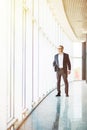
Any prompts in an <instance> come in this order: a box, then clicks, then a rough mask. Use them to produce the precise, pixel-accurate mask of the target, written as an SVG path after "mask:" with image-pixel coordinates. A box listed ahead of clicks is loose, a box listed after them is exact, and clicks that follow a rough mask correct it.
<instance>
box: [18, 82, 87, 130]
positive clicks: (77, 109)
mask: <svg viewBox="0 0 87 130" xmlns="http://www.w3.org/2000/svg"><path fill="white" fill-rule="evenodd" d="M69 86H70V87H69V97H66V96H65V93H64V86H62V87H61V89H62V95H61V97H55V95H56V92H57V91H56V90H55V91H53V92H52V93H51V94H50V95H49V96H48V97H47V98H46V99H45V100H44V101H43V102H42V103H41V104H40V105H39V106H38V107H37V108H36V109H35V111H34V112H33V113H32V114H31V116H30V117H29V118H28V119H27V120H26V122H25V123H24V124H23V125H22V126H21V127H20V129H19V130H87V84H86V83H85V81H77V82H74V83H70V85H69Z"/></svg>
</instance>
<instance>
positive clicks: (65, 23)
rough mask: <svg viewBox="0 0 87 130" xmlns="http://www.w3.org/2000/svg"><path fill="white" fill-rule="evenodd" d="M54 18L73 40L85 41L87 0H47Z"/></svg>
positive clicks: (86, 32)
mask: <svg viewBox="0 0 87 130" xmlns="http://www.w3.org/2000/svg"><path fill="white" fill-rule="evenodd" d="M47 2H48V3H49V6H50V9H51V10H52V12H53V14H54V16H55V18H56V20H57V21H58V22H59V24H60V25H61V27H62V28H63V30H64V31H65V32H66V34H67V35H68V36H69V37H70V38H71V39H72V40H73V41H74V42H76V41H79V42H84V41H86V34H87V0H55V1H54V0H47Z"/></svg>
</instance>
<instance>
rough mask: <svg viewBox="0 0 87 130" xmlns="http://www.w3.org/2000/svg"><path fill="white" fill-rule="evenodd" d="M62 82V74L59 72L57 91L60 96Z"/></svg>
mask: <svg viewBox="0 0 87 130" xmlns="http://www.w3.org/2000/svg"><path fill="white" fill-rule="evenodd" d="M60 82H61V74H60V73H59V71H58V72H57V91H58V95H60V94H61V90H60Z"/></svg>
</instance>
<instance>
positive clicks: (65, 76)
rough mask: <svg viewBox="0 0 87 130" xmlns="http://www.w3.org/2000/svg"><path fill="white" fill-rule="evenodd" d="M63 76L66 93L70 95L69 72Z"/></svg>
mask: <svg viewBox="0 0 87 130" xmlns="http://www.w3.org/2000/svg"><path fill="white" fill-rule="evenodd" d="M62 76H63V80H64V83H65V93H66V96H68V89H69V85H68V79H67V74H65V73H63V74H62Z"/></svg>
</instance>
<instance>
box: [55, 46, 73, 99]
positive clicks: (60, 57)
mask: <svg viewBox="0 0 87 130" xmlns="http://www.w3.org/2000/svg"><path fill="white" fill-rule="evenodd" d="M63 50H64V47H63V46H62V45H59V46H58V54H56V55H55V56H54V62H53V66H54V70H55V71H56V73H57V91H58V93H57V95H56V96H61V90H60V82H61V76H62V77H63V80H64V83H65V94H66V97H68V96H69V93H68V89H69V85H68V79H67V77H68V74H70V73H71V63H70V59H69V55H68V54H66V53H64V52H63Z"/></svg>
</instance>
